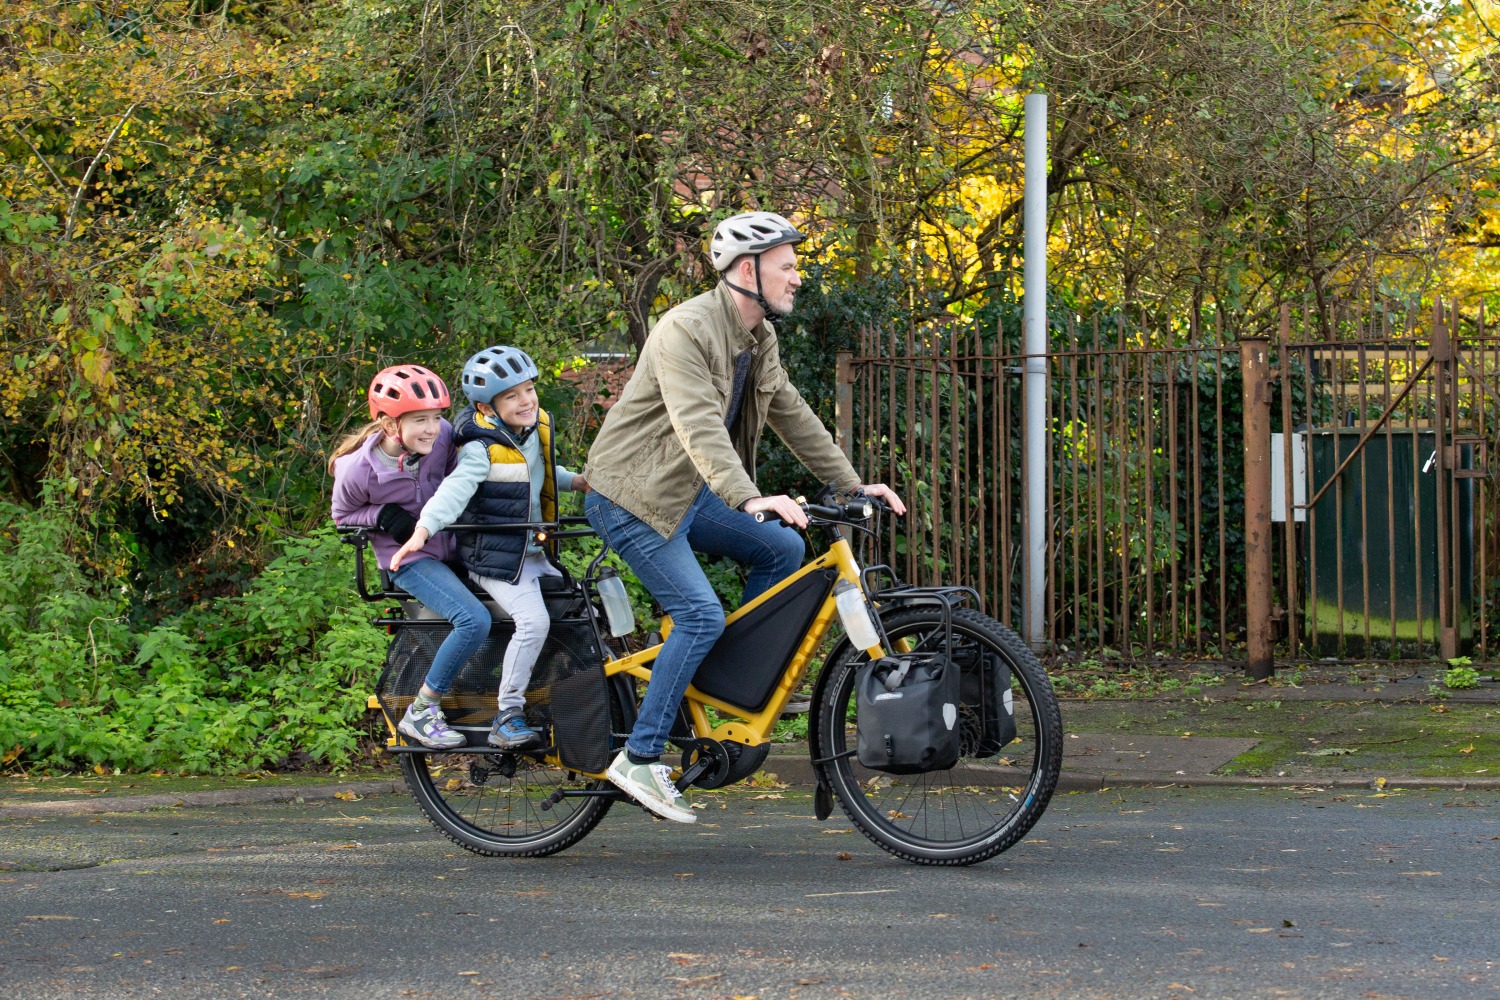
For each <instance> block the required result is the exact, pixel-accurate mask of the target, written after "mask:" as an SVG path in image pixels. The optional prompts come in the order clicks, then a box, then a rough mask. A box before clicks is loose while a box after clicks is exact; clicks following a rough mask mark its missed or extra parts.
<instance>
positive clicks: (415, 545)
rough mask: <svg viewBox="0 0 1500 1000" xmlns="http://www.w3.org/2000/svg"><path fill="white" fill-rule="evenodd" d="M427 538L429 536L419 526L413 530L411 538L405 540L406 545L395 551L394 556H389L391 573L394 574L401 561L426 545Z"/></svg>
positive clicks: (424, 529)
mask: <svg viewBox="0 0 1500 1000" xmlns="http://www.w3.org/2000/svg"><path fill="white" fill-rule="evenodd" d="M429 537H431V536H430V535H429V534H428V533H427V529H426V528H424V527H422V526H421V525H420V524H419V525H417V526H416V527H415V528H413V529H412V532H411V537H410V538H408V539H407V540H406V544H405V545H403V546H401V547H400V548H399V549H397V550H396V554H395V555H393V556H391V572H392V573H394V572H396V571H397V570H398V569H400V568H401V560H403V559H405V558H406V557H407V556H409V555H411V554H412V553H413V552H415V551H417V550H418V549H420V548H421V547H422V546H424V545H426V544H427V539H428V538H429Z"/></svg>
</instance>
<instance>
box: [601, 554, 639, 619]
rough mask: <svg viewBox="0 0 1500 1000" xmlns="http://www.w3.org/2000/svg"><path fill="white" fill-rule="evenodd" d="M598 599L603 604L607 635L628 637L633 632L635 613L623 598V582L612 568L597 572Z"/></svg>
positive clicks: (627, 599)
mask: <svg viewBox="0 0 1500 1000" xmlns="http://www.w3.org/2000/svg"><path fill="white" fill-rule="evenodd" d="M598 587H599V599H600V600H602V601H603V602H604V616H605V617H606V618H608V619H609V634H610V635H613V636H622V635H629V634H630V633H632V632H634V631H635V612H634V611H632V610H631V608H630V598H628V597H626V596H625V581H623V580H621V579H620V575H619V574H618V573H616V572H615V571H614V568H613V567H612V566H605V567H604V568H602V569H600V570H599V582H598Z"/></svg>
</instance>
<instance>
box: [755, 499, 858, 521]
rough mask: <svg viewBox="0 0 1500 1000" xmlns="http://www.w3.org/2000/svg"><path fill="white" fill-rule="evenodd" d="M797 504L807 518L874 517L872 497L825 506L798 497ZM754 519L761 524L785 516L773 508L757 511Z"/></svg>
mask: <svg viewBox="0 0 1500 1000" xmlns="http://www.w3.org/2000/svg"><path fill="white" fill-rule="evenodd" d="M797 506H798V507H800V508H802V513H804V514H806V515H807V516H808V519H809V520H812V521H824V522H828V521H831V522H834V523H836V524H845V523H848V522H851V521H868V520H869V519H870V518H871V517H874V516H875V507H876V500H875V498H874V497H857V498H855V499H853V500H850V501H848V502H847V503H841V504H834V505H833V506H825V505H823V504H816V503H808V502H807V501H806V500H802V499H800V498H799V499H798V501H797ZM755 520H756V521H758V522H760V523H762V524H764V523H765V522H766V521H780V522H781V523H782V524H785V523H786V520H785V518H783V517H781V516H780V515H779V514H777V513H776V512H775V511H773V510H762V511H757V512H756V514H755Z"/></svg>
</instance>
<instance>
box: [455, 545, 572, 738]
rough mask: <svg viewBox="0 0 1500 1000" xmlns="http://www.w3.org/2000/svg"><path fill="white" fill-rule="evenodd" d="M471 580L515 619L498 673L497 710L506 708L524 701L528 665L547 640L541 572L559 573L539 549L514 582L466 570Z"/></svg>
mask: <svg viewBox="0 0 1500 1000" xmlns="http://www.w3.org/2000/svg"><path fill="white" fill-rule="evenodd" d="M469 575H470V576H471V577H473V578H474V582H475V583H477V584H479V585H480V586H481V587H483V588H484V592H485V593H487V594H489V595H490V597H492V598H494V601H495V603H496V604H498V605H500V607H501V608H502V609H504V611H505V613H506V614H508V615H510V617H511V620H513V621H514V622H515V623H516V634H515V635H514V636H512V637H511V640H510V645H509V646H507V647H505V662H504V664H503V667H502V670H501V673H500V693H499V702H500V711H501V712H502V713H503V712H507V711H510V710H511V709H515V708H520V707H521V706H522V705H524V704H526V686H527V685H528V684H530V683H531V669H532V668H533V667H535V666H536V661H537V657H538V656H540V655H541V653H542V644H543V643H545V642H546V641H547V631H548V629H549V628H550V626H551V624H552V622H551V620H550V619H549V618H548V617H547V604H546V602H545V601H543V600H542V588H541V585H540V584H538V583H537V581H538V580H539V579H541V578H542V577H544V576H561V574H560V573H558V572H557V569H556V567H554V566H553V565H552V564H551V563H549V562H548V561H547V559H546V557H545V556H543V555H541V554H540V553H536V554H532V555H528V556H527V557H526V561H525V562H524V563H523V564H522V565H521V576H520V577H519V578H518V579H517V580H516V582H515V583H506V582H504V581H503V580H496V579H493V578H492V577H487V576H480V575H479V574H478V573H470V574H469Z"/></svg>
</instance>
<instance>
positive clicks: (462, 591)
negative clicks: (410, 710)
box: [392, 559, 490, 694]
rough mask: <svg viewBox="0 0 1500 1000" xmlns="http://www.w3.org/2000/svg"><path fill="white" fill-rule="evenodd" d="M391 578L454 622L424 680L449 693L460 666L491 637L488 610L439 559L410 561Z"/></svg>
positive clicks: (437, 689) (436, 688) (434, 655)
mask: <svg viewBox="0 0 1500 1000" xmlns="http://www.w3.org/2000/svg"><path fill="white" fill-rule="evenodd" d="M392 582H394V583H395V584H396V586H398V587H400V588H401V589H402V590H404V591H406V592H407V593H408V594H410V595H411V596H413V597H415V598H416V599H417V600H419V601H421V602H422V603H423V604H425V605H427V606H428V607H429V608H431V609H432V610H433V611H436V612H437V613H438V614H440V615H442V616H443V617H444V618H446V619H448V621H450V622H452V623H453V631H452V632H449V633H448V638H446V639H444V640H443V644H442V645H441V646H439V647H438V650H437V652H436V653H434V654H433V656H432V666H431V667H429V668H428V670H427V679H426V680H425V681H423V683H424V684H426V685H427V686H428V687H430V688H432V690H434V691H436V692H437V693H438V694H447V693H448V688H450V687H452V686H453V678H454V677H456V676H458V671H459V669H460V668H462V667H463V665H464V663H466V662H467V661H468V659H469V657H471V656H473V655H474V654H475V653H476V652H478V651H479V647H480V646H482V645H484V640H485V639H487V638H489V635H490V613H489V610H488V609H486V608H485V606H484V604H483V603H481V602H480V600H479V598H477V597H475V596H474V593H473V591H471V590H469V588H468V586H467V585H465V584H464V582H463V581H462V580H460V579H459V578H458V574H456V573H454V572H453V570H451V569H449V568H448V565H447V564H446V563H443V562H439V561H438V560H436V559H418V560H416V561H415V562H409V563H407V564H406V565H404V566H402V567H401V569H400V570H399V571H398V572H397V573H396V576H395V579H394V580H393V581H392Z"/></svg>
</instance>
